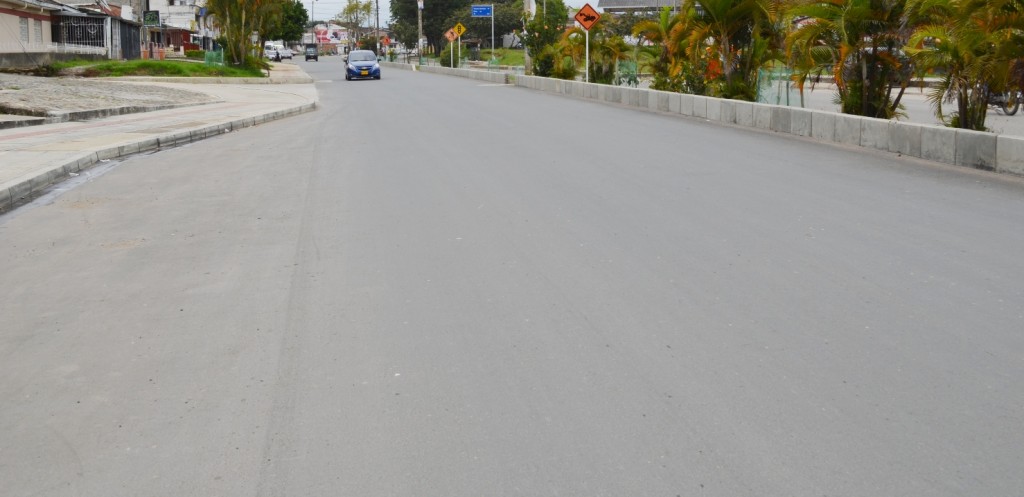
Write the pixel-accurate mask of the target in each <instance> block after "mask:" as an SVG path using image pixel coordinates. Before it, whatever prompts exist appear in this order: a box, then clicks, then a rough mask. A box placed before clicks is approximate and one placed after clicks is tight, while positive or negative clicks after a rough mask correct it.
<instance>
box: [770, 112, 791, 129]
mask: <svg viewBox="0 0 1024 497" xmlns="http://www.w3.org/2000/svg"><path fill="white" fill-rule="evenodd" d="M771 115H772V122H771V127H770V128H769V129H771V130H772V131H775V132H778V133H786V134H789V133H790V132H791V131H792V130H793V116H792V109H790V108H789V107H780V106H772V107H771Z"/></svg>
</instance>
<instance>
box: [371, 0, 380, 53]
mask: <svg viewBox="0 0 1024 497" xmlns="http://www.w3.org/2000/svg"><path fill="white" fill-rule="evenodd" d="M374 5H376V8H377V22H376V24H375V25H374V28H373V35H374V37H376V38H377V55H380V0H374Z"/></svg>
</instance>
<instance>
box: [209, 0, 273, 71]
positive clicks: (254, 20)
mask: <svg viewBox="0 0 1024 497" xmlns="http://www.w3.org/2000/svg"><path fill="white" fill-rule="evenodd" d="M283 3H284V2H283V0H208V1H207V3H206V9H207V16H208V17H211V18H212V23H213V25H215V26H217V27H218V28H219V29H220V31H221V34H222V35H223V36H224V38H225V40H226V46H225V47H224V48H225V49H226V51H227V54H228V58H229V59H228V60H230V61H231V63H232V64H234V65H243V64H246V61H247V57H249V53H250V50H253V49H256V50H258V51H260V52H262V45H259V46H258V47H257V46H254V45H253V44H252V41H251V39H250V36H251V35H252V33H254V32H255V33H258V34H259V37H260V39H261V40H266V39H268V38H267V34H268V33H270V31H271V29H272V26H273V25H274V24H275V23H277V22H279V21H280V18H281V15H282V12H283ZM252 63H253V64H255V63H256V62H252Z"/></svg>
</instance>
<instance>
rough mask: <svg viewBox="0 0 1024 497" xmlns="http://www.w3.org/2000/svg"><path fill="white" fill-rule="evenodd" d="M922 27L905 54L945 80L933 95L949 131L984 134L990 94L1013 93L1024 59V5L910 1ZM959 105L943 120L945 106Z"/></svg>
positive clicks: (1007, 0)
mask: <svg viewBox="0 0 1024 497" xmlns="http://www.w3.org/2000/svg"><path fill="white" fill-rule="evenodd" d="M907 10H908V12H909V14H910V16H912V17H914V18H917V19H918V20H919V21H920V22H919V23H918V24H917V29H915V30H914V33H913V34H912V35H911V36H910V39H909V41H908V43H907V45H906V47H905V50H906V51H907V53H908V54H910V56H911V57H912V58H913V60H914V61H915V62H916V63H917V64H919V65H920V66H921V67H922V68H923V69H941V70H943V72H944V76H943V78H942V80H941V81H940V83H939V86H938V87H937V88H935V90H934V91H933V92H932V93H931V94H930V95H929V99H930V100H931V102H932V105H933V106H934V107H935V112H936V115H937V116H938V117H939V118H940V119H943V120H945V122H946V124H947V125H948V126H953V127H958V128H963V129H972V130H984V129H986V128H985V117H986V115H987V111H988V103H989V98H990V96H991V94H992V92H1000V91H1003V90H1005V89H1007V88H1008V87H1011V86H1012V85H1013V84H1014V83H1015V82H1016V81H1014V80H1015V79H1016V78H1015V74H1014V72H1013V70H1012V68H1013V67H1014V65H1015V64H1017V63H1019V61H1020V60H1021V59H1022V58H1024V4H1022V3H1021V2H1020V1H1019V0H987V1H985V2H972V1H968V0H929V1H921V0H910V1H909V2H908V4H907ZM947 102H956V110H955V111H954V112H952V113H951V114H950V116H948V117H947V116H945V115H944V112H943V108H942V104H943V103H947Z"/></svg>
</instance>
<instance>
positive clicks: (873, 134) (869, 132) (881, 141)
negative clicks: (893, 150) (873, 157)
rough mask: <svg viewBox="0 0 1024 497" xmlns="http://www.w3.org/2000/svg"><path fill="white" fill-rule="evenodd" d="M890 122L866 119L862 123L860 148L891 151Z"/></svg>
mask: <svg viewBox="0 0 1024 497" xmlns="http://www.w3.org/2000/svg"><path fill="white" fill-rule="evenodd" d="M889 124H890V123H889V120H887V119H875V118H871V117H864V118H863V119H862V120H861V122H860V146H862V147H864V148H873V149H875V150H885V151H886V152H888V151H889Z"/></svg>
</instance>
